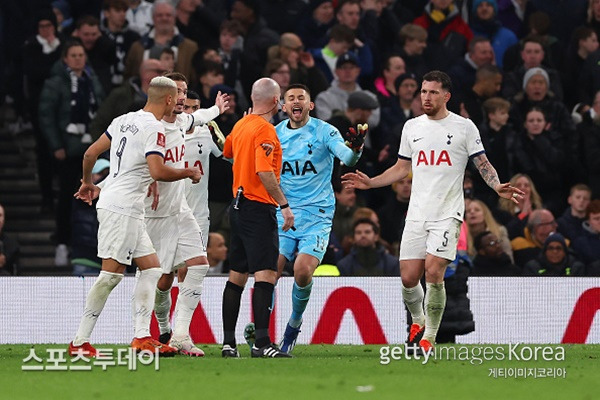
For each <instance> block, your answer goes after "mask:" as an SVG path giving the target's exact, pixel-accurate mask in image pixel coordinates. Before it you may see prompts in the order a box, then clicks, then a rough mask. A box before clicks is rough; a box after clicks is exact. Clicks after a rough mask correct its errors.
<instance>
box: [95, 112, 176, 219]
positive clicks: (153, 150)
mask: <svg viewBox="0 0 600 400" xmlns="http://www.w3.org/2000/svg"><path fill="white" fill-rule="evenodd" d="M164 131H165V130H164V128H163V125H162V124H161V123H160V122H159V121H158V120H157V119H156V118H155V117H154V115H153V114H152V113H149V112H146V111H144V110H139V111H135V112H130V113H128V114H124V115H121V116H120V117H117V118H115V119H114V120H113V122H112V123H111V124H110V126H109V127H108V128H107V130H106V132H105V134H106V135H107V136H108V138H109V139H110V140H111V145H110V172H109V174H108V176H107V177H106V179H105V180H104V185H103V187H102V191H101V192H100V198H99V200H98V203H97V205H96V207H97V208H99V209H105V210H109V211H112V212H115V213H118V214H122V215H128V216H130V217H133V218H139V219H142V218H144V199H145V198H146V193H147V190H148V185H150V183H151V182H152V177H151V176H150V169H149V168H148V163H147V162H146V157H147V156H148V155H150V154H159V155H160V156H162V157H164V155H165V146H166V137H165V134H164Z"/></svg>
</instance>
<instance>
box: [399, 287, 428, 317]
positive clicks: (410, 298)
mask: <svg viewBox="0 0 600 400" xmlns="http://www.w3.org/2000/svg"><path fill="white" fill-rule="evenodd" d="M423 297H424V293H423V286H421V283H420V282H419V283H418V284H417V286H415V287H411V288H407V287H405V286H404V285H402V298H403V299H404V304H406V308H408V311H409V312H410V315H411V317H412V320H413V323H414V324H419V325H421V326H423V325H425V314H424V313H423Z"/></svg>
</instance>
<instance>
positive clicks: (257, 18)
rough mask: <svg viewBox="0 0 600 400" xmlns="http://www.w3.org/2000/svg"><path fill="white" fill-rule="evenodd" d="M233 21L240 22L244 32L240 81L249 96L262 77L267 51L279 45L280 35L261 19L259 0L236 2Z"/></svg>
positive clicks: (232, 10) (239, 0) (232, 16)
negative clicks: (257, 80) (253, 86)
mask: <svg viewBox="0 0 600 400" xmlns="http://www.w3.org/2000/svg"><path fill="white" fill-rule="evenodd" d="M231 19H232V20H235V21H238V22H239V23H240V24H241V25H242V29H243V32H244V49H243V51H242V59H241V69H240V80H241V82H242V88H243V89H244V93H245V94H248V93H250V92H251V88H252V84H253V83H254V81H255V80H256V79H258V78H260V76H261V75H262V72H263V69H264V67H265V65H266V63H267V50H268V49H269V47H271V46H272V45H274V44H277V42H278V40H279V35H278V34H277V32H275V31H273V30H272V29H270V28H269V27H268V26H267V24H266V22H265V20H264V18H262V17H261V14H260V7H259V2H258V1H257V0H236V1H234V2H233V5H232V8H231Z"/></svg>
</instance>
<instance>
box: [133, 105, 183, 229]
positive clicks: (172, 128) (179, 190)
mask: <svg viewBox="0 0 600 400" xmlns="http://www.w3.org/2000/svg"><path fill="white" fill-rule="evenodd" d="M161 123H162V125H163V126H164V130H165V135H166V150H165V165H168V166H169V167H171V168H184V161H183V156H184V154H185V139H184V137H185V132H186V130H187V129H188V128H190V127H191V119H190V117H189V115H188V114H179V115H177V118H176V119H175V122H166V121H165V120H162V121H161ZM186 180H189V179H181V180H178V181H175V182H158V193H159V196H160V198H159V202H158V208H157V209H156V211H154V210H152V208H151V205H152V200H153V199H152V197H146V199H145V200H144V205H145V207H146V218H164V217H168V216H171V215H177V214H179V212H180V211H182V210H189V207H188V205H187V203H186V202H185V183H184V181H186ZM190 182H191V181H190Z"/></svg>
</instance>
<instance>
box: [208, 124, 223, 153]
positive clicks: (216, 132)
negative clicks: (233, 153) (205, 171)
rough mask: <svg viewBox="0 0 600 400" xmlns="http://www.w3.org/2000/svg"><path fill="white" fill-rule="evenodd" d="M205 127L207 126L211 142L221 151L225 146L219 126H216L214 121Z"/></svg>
mask: <svg viewBox="0 0 600 400" xmlns="http://www.w3.org/2000/svg"><path fill="white" fill-rule="evenodd" d="M206 125H207V126H208V130H209V131H210V134H211V136H212V139H213V142H215V143H216V145H217V146H218V147H219V150H221V151H222V150H223V146H225V135H223V132H221V129H219V125H217V123H216V122H215V121H208V122H207V123H206Z"/></svg>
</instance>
